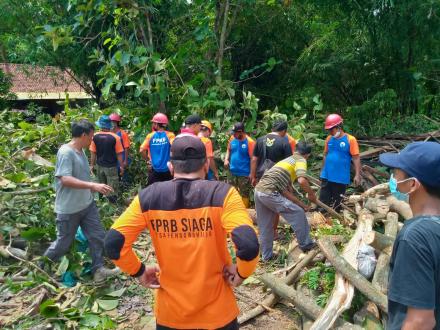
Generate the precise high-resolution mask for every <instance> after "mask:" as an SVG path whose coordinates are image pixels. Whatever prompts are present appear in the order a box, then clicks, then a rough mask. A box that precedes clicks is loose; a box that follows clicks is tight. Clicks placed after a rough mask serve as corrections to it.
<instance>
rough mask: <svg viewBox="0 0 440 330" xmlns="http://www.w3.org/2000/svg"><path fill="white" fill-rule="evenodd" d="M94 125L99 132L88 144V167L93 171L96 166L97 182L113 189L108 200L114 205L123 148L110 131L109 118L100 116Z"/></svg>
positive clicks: (110, 123) (118, 139)
mask: <svg viewBox="0 0 440 330" xmlns="http://www.w3.org/2000/svg"><path fill="white" fill-rule="evenodd" d="M96 125H97V126H98V127H99V128H100V129H101V131H99V132H98V133H96V134H95V135H94V136H93V140H92V143H91V144H90V154H91V161H90V167H91V170H92V171H93V169H94V167H95V164H97V166H96V176H97V177H98V181H99V182H100V183H105V184H108V185H109V186H111V187H112V188H113V193H111V195H110V194H109V196H108V200H109V201H110V202H112V203H115V202H116V200H117V197H118V192H119V175H118V163H119V174H120V175H121V176H123V175H124V169H125V167H124V162H123V160H122V154H123V152H124V147H123V146H122V141H121V138H120V137H119V136H117V135H116V134H115V133H113V132H112V131H111V129H112V122H111V120H110V117H109V116H107V115H102V116H101V117H99V119H98V121H97V122H96Z"/></svg>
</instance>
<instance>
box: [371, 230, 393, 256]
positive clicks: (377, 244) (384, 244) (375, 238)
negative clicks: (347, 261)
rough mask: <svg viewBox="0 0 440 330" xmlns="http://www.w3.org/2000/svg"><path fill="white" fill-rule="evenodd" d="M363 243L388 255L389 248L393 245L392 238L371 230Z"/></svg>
mask: <svg viewBox="0 0 440 330" xmlns="http://www.w3.org/2000/svg"><path fill="white" fill-rule="evenodd" d="M364 242H365V244H368V245H370V246H372V247H374V249H375V250H376V251H380V252H385V253H388V255H390V254H391V248H392V246H393V244H394V238H393V237H391V236H387V235H384V234H381V233H378V232H377V231H374V230H373V231H370V232H369V233H368V234H367V236H366V237H365V240H364Z"/></svg>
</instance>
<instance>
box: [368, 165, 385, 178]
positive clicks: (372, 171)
mask: <svg viewBox="0 0 440 330" xmlns="http://www.w3.org/2000/svg"><path fill="white" fill-rule="evenodd" d="M362 169H363V170H364V171H367V172H370V173H371V174H376V175H379V176H381V177H382V178H384V179H389V178H390V175H389V174H388V173H387V172H382V171H379V170H378V169H377V168H374V167H371V166H368V165H362Z"/></svg>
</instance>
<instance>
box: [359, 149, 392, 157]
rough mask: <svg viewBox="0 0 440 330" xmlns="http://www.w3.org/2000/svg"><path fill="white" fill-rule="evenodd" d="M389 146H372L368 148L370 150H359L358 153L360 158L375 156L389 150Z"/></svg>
mask: <svg viewBox="0 0 440 330" xmlns="http://www.w3.org/2000/svg"><path fill="white" fill-rule="evenodd" d="M390 150H391V148H390V147H386V146H385V147H380V148H374V149H370V150H366V151H364V152H361V153H360V154H359V157H360V158H361V159H365V158H373V157H376V156H379V154H381V153H384V152H386V151H390Z"/></svg>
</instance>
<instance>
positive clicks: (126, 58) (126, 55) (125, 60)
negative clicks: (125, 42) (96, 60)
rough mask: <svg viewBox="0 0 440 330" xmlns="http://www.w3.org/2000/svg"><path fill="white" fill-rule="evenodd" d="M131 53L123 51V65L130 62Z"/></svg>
mask: <svg viewBox="0 0 440 330" xmlns="http://www.w3.org/2000/svg"><path fill="white" fill-rule="evenodd" d="M130 58H131V54H129V53H123V54H122V57H121V61H120V62H121V65H127V64H128V63H130Z"/></svg>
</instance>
